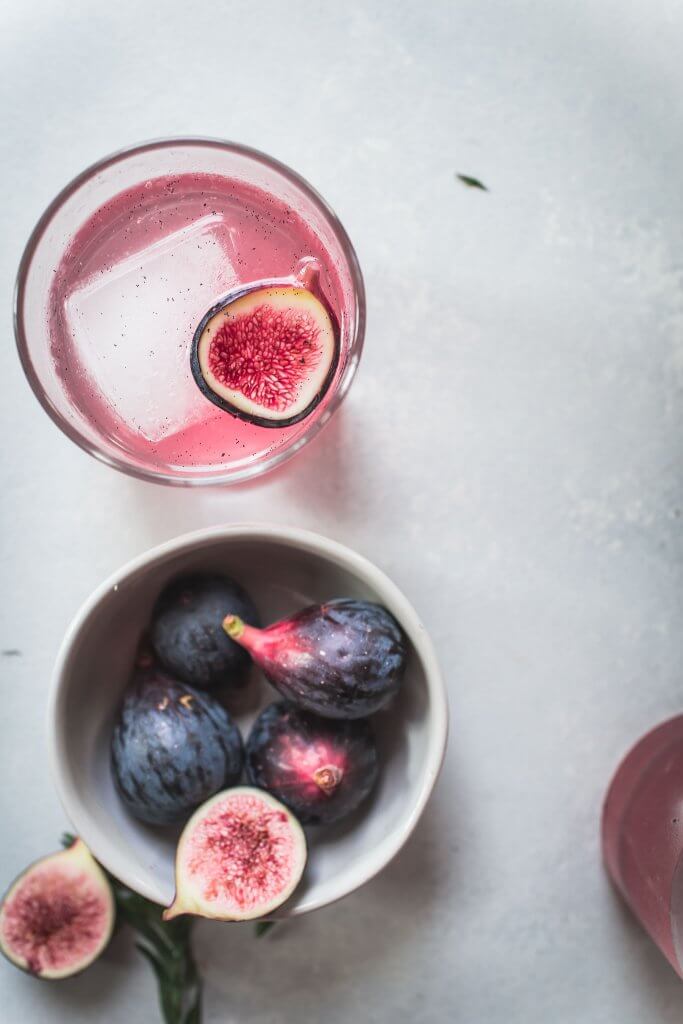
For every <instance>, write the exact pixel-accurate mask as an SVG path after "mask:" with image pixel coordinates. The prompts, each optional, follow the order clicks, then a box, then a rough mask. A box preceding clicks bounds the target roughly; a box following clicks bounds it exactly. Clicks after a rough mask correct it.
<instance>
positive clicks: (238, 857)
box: [163, 786, 307, 921]
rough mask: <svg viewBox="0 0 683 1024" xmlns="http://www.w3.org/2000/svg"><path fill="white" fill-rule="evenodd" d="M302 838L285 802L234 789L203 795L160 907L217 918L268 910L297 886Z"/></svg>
mask: <svg viewBox="0 0 683 1024" xmlns="http://www.w3.org/2000/svg"><path fill="white" fill-rule="evenodd" d="M306 856H307V854H306V838H305V836H304V832H303V829H302V828H301V825H300V824H299V822H298V821H297V820H296V818H295V817H294V815H293V814H292V813H291V811H289V810H288V809H287V808H286V807H285V806H284V805H283V804H281V803H280V802H279V800H276V799H275V797H272V796H271V795H270V794H269V793H265V792H263V791H261V790H259V789H253V788H251V787H250V786H238V787H235V788H234V789H227V790H224V791H223V792H222V793H218V794H217V795H216V796H214V797H212V798H211V799H210V800H207V802H206V803H205V804H203V805H202V806H201V807H200V808H199V809H198V810H197V811H195V813H194V814H193V816H192V817H191V818H190V820H189V821H188V823H187V824H186V826H185V828H184V829H183V832H182V835H181V837H180V840H179V842H178V849H177V852H176V865H175V877H176V894H175V898H174V900H173V903H172V904H171V906H170V907H168V909H167V910H165V911H164V914H163V916H164V920H165V921H168V920H171V919H172V918H174V917H178V916H179V915H180V914H196V915H198V916H199V917H209V918H214V919H216V920H219V921H248V920H250V919H252V918H255V917H264V916H265V915H267V914H270V913H272V912H273V911H274V910H276V909H277V908H278V907H279V906H281V905H282V904H283V903H284V902H285V900H287V899H288V898H289V897H290V896H291V895H292V893H293V892H294V890H295V889H296V887H297V885H298V884H299V881H300V879H301V876H302V874H303V870H304V867H305V866H306Z"/></svg>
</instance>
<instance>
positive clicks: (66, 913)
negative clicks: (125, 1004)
mask: <svg viewBox="0 0 683 1024" xmlns="http://www.w3.org/2000/svg"><path fill="white" fill-rule="evenodd" d="M115 916H116V915H115V909H114V897H113V895H112V891H111V888H110V885H109V882H108V881H107V879H106V876H105V874H104V872H103V871H102V869H101V868H100V866H99V865H98V864H97V863H96V861H95V859H94V858H93V856H92V854H91V853H90V851H89V850H88V848H87V846H86V845H85V843H83V841H82V840H80V839H77V840H76V841H75V842H74V843H73V844H72V845H71V846H70V847H69V848H68V849H67V850H62V851H61V852H60V853H55V854H52V855H51V856H49V857H43V858H42V860H39V861H36V862H35V864H32V865H31V866H30V867H29V868H27V869H26V871H24V872H23V874H21V875H20V876H19V878H17V879H16V880H15V882H14V883H13V884H12V885H11V886H10V888H9V890H8V892H7V893H6V895H5V897H4V899H3V901H2V904H1V905H0V951H2V953H4V955H5V956H6V957H7V959H8V960H10V961H11V962H12V963H13V964H14V965H15V966H16V967H20V968H21V969H22V970H24V971H28V972H29V973H30V974H33V975H35V976H36V977H39V978H47V979H51V980H56V979H59V978H68V977H70V976H71V975H72V974H77V973H78V972H79V971H83V970H85V968H86V967H88V966H89V965H90V964H91V963H92V962H93V960H96V959H97V957H98V956H99V955H100V953H101V952H102V951H103V949H104V948H105V946H106V945H107V943H108V942H109V939H110V937H111V933H112V930H113V928H114V919H115Z"/></svg>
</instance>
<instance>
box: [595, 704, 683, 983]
mask: <svg viewBox="0 0 683 1024" xmlns="http://www.w3.org/2000/svg"><path fill="white" fill-rule="evenodd" d="M602 844H603V854H604V858H605V864H606V865H607V869H608V871H609V873H610V876H611V878H612V881H613V882H614V884H615V885H616V887H617V888H618V890H619V891H620V893H621V895H622V896H623V897H624V899H625V900H626V902H627V903H628V905H629V906H630V908H631V910H632V911H633V913H634V914H635V915H636V917H637V918H638V920H639V921H640V923H641V924H642V926H643V927H644V928H645V929H646V931H647V932H648V933H649V934H650V936H651V937H652V938H653V939H654V941H655V942H656V943H657V945H658V946H659V948H660V949H661V951H662V953H664V955H665V956H666V958H667V959H668V960H669V962H670V963H671V965H672V966H673V968H674V970H676V971H677V972H678V974H680V975H681V976H683V715H680V716H678V717H677V718H672V719H670V720H669V721H668V722H664V723H663V724H662V725H659V726H657V728H655V729H653V730H652V731H651V732H649V733H647V734H646V735H645V736H643V738H642V739H641V740H639V741H638V743H637V744H636V745H635V746H634V747H633V748H632V750H630V751H629V753H628V754H627V755H626V757H625V758H624V760H623V761H622V762H621V764H620V765H619V767H618V769H617V771H616V773H615V775H614V778H613V779H612V782H611V783H610V787H609V790H608V792H607V797H606V799H605V805H604V810H603V817H602Z"/></svg>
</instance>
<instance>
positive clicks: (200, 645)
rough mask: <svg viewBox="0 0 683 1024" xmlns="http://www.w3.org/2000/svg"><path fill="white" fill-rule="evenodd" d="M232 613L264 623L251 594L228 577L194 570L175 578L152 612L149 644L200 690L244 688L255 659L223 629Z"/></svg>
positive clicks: (172, 670) (169, 668) (169, 666)
mask: <svg viewBox="0 0 683 1024" xmlns="http://www.w3.org/2000/svg"><path fill="white" fill-rule="evenodd" d="M228 612H233V614H235V615H239V616H240V618H242V619H244V620H245V622H248V623H250V624H251V625H253V626H258V625H260V619H259V614H258V612H257V610H256V608H255V606H254V602H253V601H252V600H251V598H250V597H249V594H248V593H247V592H246V590H245V589H244V588H243V587H241V586H240V584H239V583H236V582H235V580H232V579H230V577H229V576H220V575H217V574H209V573H190V574H186V575H183V576H179V577H176V578H175V579H174V580H171V582H170V583H169V584H168V585H167V586H166V587H164V589H163V590H162V592H161V594H160V595H159V597H158V599H157V602H156V604H155V606H154V610H153V612H152V625H151V630H150V642H151V644H152V647H153V649H154V652H155V654H156V657H157V658H158V660H159V662H160V663H161V665H162V666H163V667H164V668H165V669H166V670H167V671H168V672H170V673H171V675H173V676H176V677H177V678H178V679H182V680H183V682H185V683H189V685H190V686H194V687H197V688H198V689H200V690H204V689H207V690H208V689H211V687H212V686H218V685H222V686H226V687H227V686H231V687H234V688H238V687H241V686H244V685H245V683H246V682H247V679H248V672H249V666H250V663H251V661H250V658H249V655H248V654H247V652H246V651H244V650H242V648H240V647H239V646H238V645H237V644H236V643H234V642H233V641H232V640H231V639H230V638H229V637H228V636H226V634H225V631H224V630H223V629H222V628H221V627H222V622H223V618H224V616H225V615H226V614H228Z"/></svg>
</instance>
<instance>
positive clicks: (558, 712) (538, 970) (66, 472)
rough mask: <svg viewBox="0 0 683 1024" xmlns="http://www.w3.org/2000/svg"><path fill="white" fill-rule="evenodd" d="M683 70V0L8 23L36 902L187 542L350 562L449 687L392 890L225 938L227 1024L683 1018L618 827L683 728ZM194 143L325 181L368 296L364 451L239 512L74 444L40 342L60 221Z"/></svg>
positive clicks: (12, 641)
mask: <svg viewBox="0 0 683 1024" xmlns="http://www.w3.org/2000/svg"><path fill="white" fill-rule="evenodd" d="M682 52H683V7H681V5H680V3H679V2H678V0H631V2H624V0H601V2H600V3H595V2H591V0H579V2H577V0H555V2H554V3H552V4H548V3H541V2H536V0H456V2H453V0H433V2H432V3H430V4H429V5H427V4H424V3H417V2H416V3H405V2H396V0H393V2H389V0H386V2H384V0H383V2H375V3H369V2H368V3H360V2H356V0H347V2H346V3H344V4H334V5H333V4H331V3H327V4H324V3H321V2H317V3H316V2H314V0H309V2H306V3H303V2H299V0H294V2H291V0H290V2H289V3H286V4H285V3H281V2H275V0H260V2H259V3H246V2H242V0H235V2H230V3H219V2H212V3H209V2H207V0H195V3H193V4H187V3H182V2H180V0H167V2H166V3H163V4H162V3H154V4H152V3H145V2H143V0H116V3H112V4H106V5H105V4H92V3H87V2H86V0H70V2H68V3H67V2H64V3H58V2H56V0H34V2H33V3H31V4H27V3H20V2H18V0H13V2H6V3H5V4H4V5H3V8H2V13H1V14H0V82H1V83H2V86H1V93H0V100H1V102H2V111H3V113H2V126H3V130H2V133H0V168H1V171H0V174H1V179H2V192H3V197H4V198H3V202H2V203H1V204H0V217H1V223H0V227H1V231H0V239H1V241H0V260H1V263H0V294H1V296H2V301H3V304H4V308H5V318H4V324H5V344H4V345H3V346H2V350H1V351H0V381H1V384H0V386H1V388H2V392H1V401H0V430H1V432H2V434H1V436H2V438H3V443H2V477H1V487H2V531H1V535H2V569H1V578H2V586H3V599H2V620H1V623H0V647H1V648H2V649H5V650H8V649H9V650H13V649H16V650H19V651H20V652H21V654H20V655H16V656H4V657H2V659H0V686H1V688H2V689H1V691H0V692H1V701H2V703H1V714H0V751H1V756H2V763H3V764H2V766H3V785H2V788H1V790H0V792H1V793H2V795H1V796H0V809H1V811H2V836H3V841H2V844H1V847H0V861H1V864H0V877H1V879H2V884H3V885H4V882H5V881H9V880H10V879H11V878H12V877H13V876H14V875H15V874H16V873H17V872H18V871H19V870H20V869H21V868H23V867H24V865H25V864H26V863H27V862H29V861H31V860H32V859H34V858H35V857H36V856H39V855H41V854H42V853H44V852H47V851H48V850H50V849H52V848H54V847H55V845H56V843H57V839H58V836H59V834H60V831H61V830H62V828H63V827H64V825H65V824H66V823H65V820H64V817H63V815H62V812H61V809H60V807H59V806H58V805H57V801H56V799H55V796H54V792H53V789H52V786H51V782H50V779H49V776H48V768H47V763H46V754H45V726H44V703H45V694H46V690H47V686H48V681H49V677H50V673H51V668H52V664H53V659H54V656H55V652H56V650H57V647H58V645H59V642H60V639H61V636H62V634H63V632H64V629H65V627H66V625H67V623H68V621H69V619H70V618H71V616H72V614H73V613H74V611H75V610H76V608H77V606H78V605H79V604H80V602H81V601H82V599H83V598H85V597H86V595H87V594H88V593H89V592H90V590H91V589H92V588H93V587H94V586H95V585H96V584H97V583H98V582H99V581H100V580H101V579H102V578H103V577H104V576H105V575H106V574H108V573H109V572H110V571H111V570H113V569H114V568H116V567H117V566H118V565H119V564H120V563H121V562H123V561H124V560H125V559H127V558H129V557H130V556H132V555H134V554H136V553H138V552H141V551H143V550H144V549H146V548H147V547H149V546H151V545H153V544H156V543H157V542H159V541H161V540H163V539H165V538H168V537H172V536H174V535H175V534H178V533H180V532H183V531H185V530H188V529H192V528H195V527H199V526H202V525H206V524H211V523H222V522H230V521H236V520H243V519H255V520H265V519H274V520H276V521H278V522H284V523H295V524H299V525H301V526H305V527H310V528H313V529H317V530H319V531H321V532H323V533H327V534H329V535H331V536H333V537H336V538H338V539H339V540H341V541H343V542H345V543H347V544H350V545H352V546H353V547H355V548H357V549H358V550H359V551H361V552H363V553H364V554H366V555H368V556H370V557H371V558H373V559H374V560H375V561H376V562H377V563H378V564H379V565H380V566H381V567H383V568H384V569H385V570H386V571H387V572H388V573H389V574H390V575H391V576H393V578H394V579H395V580H396V581H397V583H398V584H399V585H400V586H401V587H403V588H404V589H405V590H406V592H407V593H408V595H409V596H410V597H411V599H412V600H413V601H414V603H415V605H416V606H417V608H418V609H419V611H420V612H421V614H422V616H423V618H424V620H425V621H426V622H427V624H428V625H429V626H430V627H431V630H432V633H433V637H434V640H435V642H436V644H437V647H438V650H439V652H440V656H441V659H442V662H443V667H444V669H445V673H446V676H447V679H448V685H449V689H450V695H451V702H452V719H453V721H452V734H451V746H450V750H449V754H448V757H447V761H446V766H445V769H444V773H443V776H442V779H441V781H440V784H439V786H438V789H437V792H436V794H435V796H434V799H433V800H432V802H431V804H430V806H429V809H428V811H427V813H426V815H425V817H424V820H423V822H422V824H421V827H420V828H419V830H418V832H417V834H416V835H415V837H414V838H413V840H412V841H411V842H410V843H409V845H408V847H407V848H406V849H405V851H404V852H403V854H402V855H401V856H400V857H399V858H398V859H397V860H396V861H395V862H394V864H392V866H391V867H390V868H389V869H388V870H387V871H385V872H384V874H383V875H382V876H381V877H379V878H378V879H377V880H376V881H374V882H373V883H372V884H370V885H369V886H368V887H367V888H366V889H364V890H363V891H362V892H359V893H357V894H356V895H354V896H353V897H351V898H349V899H347V900H345V901H344V902H342V903H340V904H339V905H336V906H334V907H332V908H330V909H329V910H327V911H324V912H321V913H319V914H317V915H314V916H311V917H308V918H307V919H303V920H300V921H297V922H296V923H293V924H290V925H288V926H286V927H283V928H282V929H281V930H280V931H279V932H276V933H273V934H272V936H271V937H270V938H269V939H266V940H263V941H262V942H259V943H256V942H255V941H254V940H253V939H252V936H251V931H250V930H249V929H247V930H244V929H241V928H225V927H223V928H221V927H220V926H212V925H201V926H200V927H199V928H198V932H197V945H198V952H199V956H200V959H201V961H202V964H203V967H204V971H205V974H206V978H207V992H206V1021H207V1022H209V1024H218V1022H221V1024H223V1022H233V1021H234V1022H238V1021H239V1022H240V1024H244V1022H249V1024H279V1022H289V1021H292V1022H301V1021H312V1022H315V1021H325V1022H326V1024H343V1022H347V1021H368V1022H382V1024H383V1022H392V1024H393V1022H399V1021H406V1022H408V1021H409V1022H413V1021H420V1022H424V1024H436V1022H441V1021H445V1020H449V1021H453V1022H457V1024H503V1022H505V1024H550V1022H552V1024H577V1022H580V1024H583V1022H585V1024H617V1022H618V1024H640V1022H647V1024H669V1022H671V1024H674V1022H678V1021H679V1020H680V1019H681V1015H682V1014H683V986H682V985H681V983H680V982H679V981H678V980H677V978H676V977H675V975H674V974H673V972H672V971H671V970H670V968H669V967H668V966H667V964H666V963H665V962H664V960H663V959H662V957H661V956H660V955H659V953H658V952H657V950H656V949H655V948H654V947H653V946H652V945H651V944H650V942H649V940H647V939H646V937H645V936H644V935H643V934H642V933H641V931H640V930H639V929H638V928H637V927H636V926H635V925H634V924H633V923H632V921H631V919H630V918H629V916H628V915H627V914H626V913H625V912H624V911H623V910H622V908H621V906H620V904H619V903H618V902H617V901H616V900H615V898H614V897H613V894H612V892H611V890H610V888H609V886H608V885H607V883H606V881H605V878H604V877H603V873H602V870H601V865H600V859H599V848H598V818H599V810H600V802H601V798H602V795H603V791H604V788H605V786H606V784H607V782H608V779H609V776H610V773H611V771H612V769H613V766H614V764H615V761H616V759H617V758H618V757H619V755H620V754H621V753H622V752H623V751H624V749H625V748H626V747H627V746H628V745H629V744H630V743H631V741H632V740H634V739H635V738H636V737H637V736H638V735H639V734H640V733H641V732H642V731H644V730H645V729H646V728H647V727H648V726H650V725H652V724H654V723H655V722H657V721H659V720H661V719H663V718H665V717H667V716H668V715H670V714H672V713H674V712H676V711H678V710H680V708H681V706H682V705H683V685H682V680H681V663H682V660H683V631H682V630H681V628H680V623H681V613H682V607H681V605H682V596H683V538H682V536H681V516H682V510H683V474H682V472H681V440H680V438H681V417H682V415H683V290H682V287H681V286H682V284H683V280H682V278H683V242H682V240H681V223H682V221H683V191H682V190H681V166H682V165H683V125H682V123H681V121H682V119H681V114H682V108H683V100H682V97H683V61H681V53H682ZM182 133H192V134H208V135H215V136H223V137H227V138H233V139H237V140H241V141H243V142H246V143H250V144H252V145H255V146H257V147H259V148H262V149H265V150H267V151H269V152H271V153H273V154H274V155H275V156H277V157H279V158H280V159H281V160H284V161H285V162H287V163H290V164H291V165H292V166H294V167H295V168H296V169H297V170H299V171H300V172H301V173H302V174H304V175H305V176H306V177H307V178H309V179H310V180H311V181H312V182H313V183H314V184H315V185H316V186H317V187H318V188H319V189H320V190H321V191H322V193H323V194H324V195H325V196H326V197H327V199H328V200H329V201H330V202H331V203H332V205H333V206H334V207H335V208H336V210H337V212H338V213H339V215H340V216H341V218H342V220H343V221H344V223H345V225H346V227H347V228H348V231H349V233H350V235H351V237H352V239H353V240H354V242H355V244H356V247H357V249H358V252H359V255H360V259H361V263H362V265H363V269H364V271H365V275H366V282H367V289H368V299H369V331H368V337H367V348H366V353H365V356H364V360H363V363H362V366H361V372H360V375H359V377H358V379H357V381H356V383H355V385H354V387H353V389H352V392H351V394H350V396H349V399H348V401H347V403H346V405H345V407H344V408H343V410H342V411H341V413H340V414H339V415H338V416H337V417H336V419H335V420H334V421H333V423H332V424H331V425H330V426H329V428H328V429H327V430H326V431H325V432H324V433H323V435H322V436H321V437H320V438H319V439H318V440H317V441H315V442H314V443H313V444H312V445H311V446H310V447H309V448H308V449H307V450H306V451H305V452H303V453H302V454H301V455H300V456H299V457H297V458H296V459H295V460H294V461H293V462H291V463H290V464H289V465H287V466H286V467H285V468H284V469H282V470H281V471H278V472H275V473H274V474H273V475H271V476H268V477H266V478H264V479H263V480H262V481H261V482H259V483H257V484H254V485H250V486H245V487H241V488H238V489H229V490H224V491H213V492H206V493H189V492H184V491H173V490H167V489H162V488H159V487H156V486H153V485H149V484H143V483H139V482H135V481H132V480H129V479H126V478H125V477H123V476H119V475H117V474H115V473H114V472H113V471H111V470H109V469H107V468H105V467H104V466H100V465H99V464H97V463H96V462H95V461H93V460H91V459H89V458H88V457H87V456H85V455H84V454H82V453H81V452H80V451H79V450H77V449H76V448H75V447H73V446H72V445H71V444H70V443H69V442H68V441H67V440H66V439H65V438H64V437H62V436H61V435H60V434H59V432H58V431H57V430H56V429H55V428H54V427H53V425H52V424H51V423H50V422H49V420H48V419H47V417H46V416H45V415H44V414H43V413H42V411H41V410H40V408H39V407H38V404H37V403H36V401H35V400H34V399H33V397H32V395H31V394H30V392H29V389H28V387H27V385H26V384H25V382H24V380H23V377H22V374H21V370H20V367H19V364H18V360H17V358H16V355H15V352H14V344H13V340H12V334H11V327H10V304H11V292H12V285H13V278H14V273H15V268H16V264H17V262H18V260H19V256H20V253H21V250H22V247H23V244H24V242H25V240H26V238H27V236H28V233H29V231H30V229H31V227H32V226H33V223H34V222H35V220H36V218H37V217H38V215H39V214H40V212H41V211H42V209H43V207H44V206H45V204H46V203H47V202H48V201H49V200H50V199H51V198H52V196H53V195H54V193H55V192H56V191H57V189H59V188H60V187H61V186H62V185H63V184H64V183H65V182H66V181H67V180H68V179H69V178H71V177H72V176H73V175H74V174H75V173H77V172H78V171H79V170H80V169H81V168H82V167H83V166H85V165H86V164H88V163H89V162H91V161H92V160H94V159H96V158H98V157H100V156H101V155H103V154H105V153H107V152H109V151H111V150H114V149H116V148H118V147H120V146H122V145H124V144H127V143H130V142H134V141H138V140H142V139H145V138H148V137H156V136H161V135H165V134H182ZM456 172H463V173H466V174H473V175H476V176H478V177H480V178H481V179H483V181H485V182H486V184H487V185H488V186H489V188H490V191H489V192H488V193H483V192H478V191H474V190H469V189H467V188H465V187H464V186H463V185H461V184H460V183H459V182H457V181H456V180H455V173H456ZM0 979H1V980H0V984H1V986H2V1002H1V1003H0V1019H2V1020H3V1021H7V1022H8V1024H15V1022H18V1021H23V1020H30V1021H31V1022H32V1024H43V1022H47V1021H50V1022H54V1021H65V1022H66V1021H69V1022H85V1021H91V1020H93V1019H94V1018H95V1017H101V1018H102V1019H105V1020H107V1021H108V1024H142V1022H147V1021H150V1020H154V1019H155V1016H154V1015H155V1012H156V1011H155V1007H154V1001H155V994H154V985H153V980H152V976H151V973H150V971H149V969H148V967H147V966H146V965H145V964H144V963H142V961H141V960H140V959H139V958H138V956H137V955H136V954H135V952H134V951H133V950H132V947H131V945H130V942H129V941H128V940H127V939H126V938H124V937H121V938H119V939H117V940H116V941H115V943H114V944H113V946H112V947H111V949H110V951H109V952H108V953H107V955H106V956H105V958H104V959H103V960H102V961H101V962H100V963H99V965H97V966H96V967H95V968H93V969H92V970H91V971H90V972H88V973H86V974H85V975H83V976H82V977H80V978H77V979H75V980H73V981H70V982H66V983H63V984H61V985H59V986H49V985H47V984H38V983H34V982H33V981H31V980H30V979H29V978H27V977H25V976H22V975H21V974H20V973H18V972H15V971H13V970H12V969H11V968H10V967H9V966H8V965H6V966H3V965H2V964H0Z"/></svg>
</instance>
